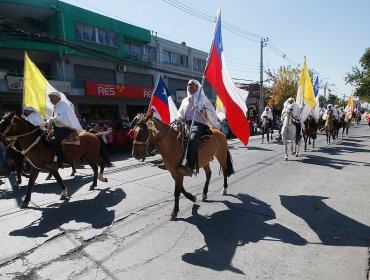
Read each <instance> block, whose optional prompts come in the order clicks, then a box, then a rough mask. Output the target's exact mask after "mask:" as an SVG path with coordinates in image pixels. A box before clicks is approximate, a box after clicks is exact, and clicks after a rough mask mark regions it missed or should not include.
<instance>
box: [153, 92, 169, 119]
mask: <svg viewBox="0 0 370 280" xmlns="http://www.w3.org/2000/svg"><path fill="white" fill-rule="evenodd" d="M152 106H155V108H156V110H157V112H158V114H159V115H160V116H161V119H162V121H163V122H165V123H166V124H169V123H170V109H169V108H168V104H166V103H164V102H163V101H162V99H160V98H158V97H156V96H154V95H153V98H152V103H151V107H152Z"/></svg>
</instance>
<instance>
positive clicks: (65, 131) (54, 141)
mask: <svg viewBox="0 0 370 280" xmlns="http://www.w3.org/2000/svg"><path fill="white" fill-rule="evenodd" d="M53 130H54V134H53V137H52V138H51V139H50V144H51V146H52V147H53V149H54V151H55V154H56V156H57V160H58V162H59V163H62V162H64V153H63V147H62V144H61V143H62V141H63V140H64V139H66V138H67V137H68V135H69V134H70V133H71V132H72V130H71V129H69V128H66V127H56V126H54V128H53Z"/></svg>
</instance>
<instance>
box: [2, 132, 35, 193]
mask: <svg viewBox="0 0 370 280" xmlns="http://www.w3.org/2000/svg"><path fill="white" fill-rule="evenodd" d="M1 142H2V143H3V145H4V147H6V148H7V150H8V153H9V156H10V158H12V159H13V160H14V166H15V171H16V172H17V180H16V182H15V184H16V186H20V185H21V184H22V176H24V177H26V178H29V177H30V176H29V174H27V173H25V172H24V168H23V160H24V155H22V154H21V153H19V152H18V151H17V150H19V149H21V147H20V146H19V143H17V142H15V143H14V145H15V149H14V148H12V147H8V143H7V142H6V141H5V140H4V139H1Z"/></svg>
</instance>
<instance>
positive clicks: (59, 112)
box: [50, 100, 83, 132]
mask: <svg viewBox="0 0 370 280" xmlns="http://www.w3.org/2000/svg"><path fill="white" fill-rule="evenodd" d="M52 116H53V117H51V118H50V120H52V119H54V121H55V125H56V126H57V127H68V128H71V129H76V130H77V131H78V132H80V131H82V130H83V129H82V127H81V125H80V122H79V121H78V119H77V117H76V114H75V113H74V112H73V110H72V108H71V106H69V104H68V103H67V102H66V101H64V100H60V101H59V102H58V103H57V104H55V105H54V111H53V114H52Z"/></svg>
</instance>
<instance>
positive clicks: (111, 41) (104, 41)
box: [74, 22, 119, 48]
mask: <svg viewBox="0 0 370 280" xmlns="http://www.w3.org/2000/svg"><path fill="white" fill-rule="evenodd" d="M74 26H75V36H76V38H77V39H80V40H84V41H89V42H93V43H97V44H100V45H104V46H109V47H114V48H118V47H119V44H118V33H116V32H111V31H108V30H105V29H102V28H98V27H94V26H91V25H87V24H83V23H79V22H75V24H74Z"/></svg>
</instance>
